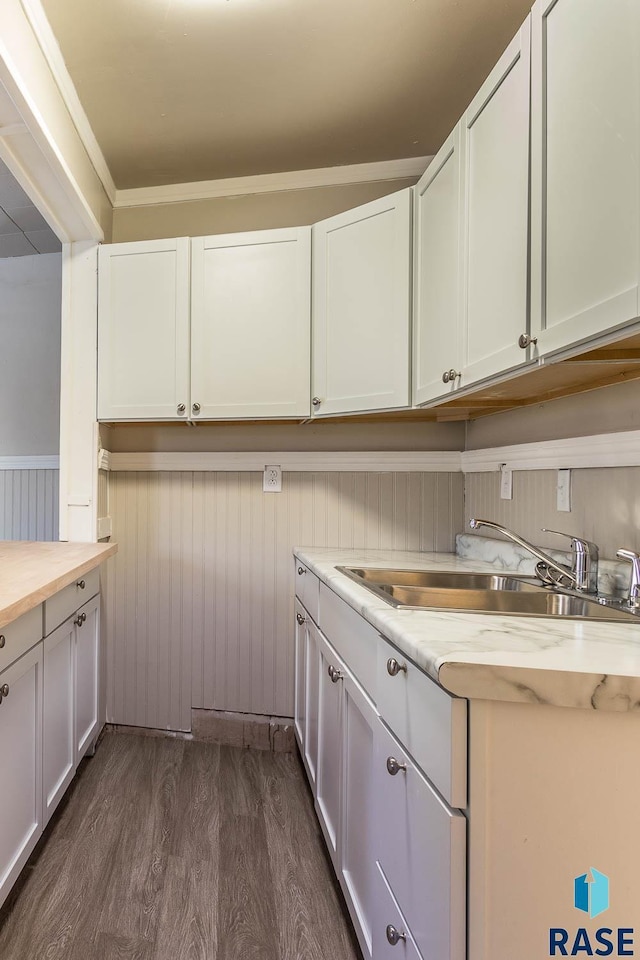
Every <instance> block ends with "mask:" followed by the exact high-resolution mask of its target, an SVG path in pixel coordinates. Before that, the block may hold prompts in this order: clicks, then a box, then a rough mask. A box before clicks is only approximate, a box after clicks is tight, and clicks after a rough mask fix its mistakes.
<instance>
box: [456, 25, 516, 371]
mask: <svg viewBox="0 0 640 960" xmlns="http://www.w3.org/2000/svg"><path fill="white" fill-rule="evenodd" d="M530 47H531V21H530V18H527V20H526V21H525V23H524V26H523V27H522V28H521V30H520V31H519V33H518V35H517V36H516V38H515V39H514V40H513V42H512V43H511V44H510V45H509V47H508V48H507V50H506V51H505V53H504V55H503V56H502V57H501V58H500V60H499V61H498V63H497V65H496V66H495V68H494V69H493V70H492V71H491V74H490V75H489V77H488V78H487V80H486V81H485V83H484V84H483V85H482V87H481V88H480V91H479V92H478V94H477V96H476V97H475V98H474V100H473V101H472V103H471V105H470V107H469V109H468V110H467V112H466V114H465V116H464V120H463V128H462V129H463V137H464V150H463V152H464V156H465V160H466V173H465V178H464V180H465V203H464V212H463V215H464V222H463V238H464V306H463V341H464V346H465V355H464V360H463V378H462V379H463V382H464V384H465V385H468V384H470V383H472V382H473V381H476V380H481V379H483V378H485V377H490V376H492V375H493V374H496V373H500V372H501V371H504V370H507V369H509V368H510V367H514V366H517V365H518V364H520V363H522V362H523V361H526V360H527V359H528V349H527V348H526V347H525V348H521V347H520V346H519V345H518V339H519V337H520V335H522V334H527V333H528V332H529V298H528V266H529V114H530V111H529V104H530V76H531V69H530Z"/></svg>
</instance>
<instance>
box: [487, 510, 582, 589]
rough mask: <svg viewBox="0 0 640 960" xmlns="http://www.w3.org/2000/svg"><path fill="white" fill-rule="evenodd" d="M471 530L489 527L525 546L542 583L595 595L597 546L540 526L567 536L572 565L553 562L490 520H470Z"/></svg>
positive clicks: (536, 548)
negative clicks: (569, 543) (536, 561)
mask: <svg viewBox="0 0 640 960" xmlns="http://www.w3.org/2000/svg"><path fill="white" fill-rule="evenodd" d="M469 526H470V527H471V529H472V530H479V529H480V527H490V528H491V529H493V530H498V532H499V533H502V534H504V536H505V537H508V538H509V540H513V542H514V543H517V544H518V545H519V546H521V547H524V548H525V550H528V551H529V553H531V554H533V556H534V557H536V559H537V560H538V563H537V564H536V574H537V576H538V577H539V578H540V579H541V580H542V582H543V583H547V584H552V585H554V586H557V587H565V588H566V587H568V588H569V589H572V590H578V591H579V592H580V593H593V594H595V593H597V592H598V547H597V545H596V544H595V543H591V541H590V540H583V539H582V538H581V537H574V536H573V535H572V534H570V533H561V532H560V531H559V530H548V529H547V528H546V527H543V528H542V530H543V532H545V533H554V534H558V535H559V536H561V537H568V538H569V539H570V540H571V566H570V567H568V566H566V564H564V563H559V562H558V561H557V560H553V559H552V558H551V557H549V556H548V555H547V554H546V553H544V552H543V551H542V550H540V549H539V548H538V547H534V546H533V544H532V543H529V542H528V540H525V539H523V537H520V536H518V534H517V533H514V532H513V531H512V530H508V529H507V528H506V527H503V526H502V525H501V524H499V523H494V521H493V520H476V519H475V518H473V519H472V520H470V521H469Z"/></svg>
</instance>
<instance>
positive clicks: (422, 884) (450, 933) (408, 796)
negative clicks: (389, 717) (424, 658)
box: [373, 721, 466, 960]
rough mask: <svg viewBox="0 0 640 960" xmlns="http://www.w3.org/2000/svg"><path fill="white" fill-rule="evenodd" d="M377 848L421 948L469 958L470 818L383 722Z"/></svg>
mask: <svg viewBox="0 0 640 960" xmlns="http://www.w3.org/2000/svg"><path fill="white" fill-rule="evenodd" d="M375 762H376V785H375V789H374V794H373V795H374V796H375V798H376V799H375V802H376V825H377V827H378V829H377V830H376V832H375V837H374V853H375V855H376V856H377V859H378V860H379V862H380V865H381V867H382V870H383V871H384V874H385V876H386V877H387V880H388V881H389V884H390V886H391V889H392V890H393V893H394V896H395V897H396V899H397V902H398V906H399V907H400V910H401V911H402V914H403V916H404V917H405V918H406V920H407V922H408V924H409V926H410V928H411V932H412V934H413V936H414V937H415V941H416V943H417V945H418V948H419V950H420V952H421V954H422V955H423V956H424V957H433V958H434V960H464V957H465V890H466V820H465V818H464V816H463V815H462V814H461V813H460V811H459V810H452V809H451V808H450V807H449V806H448V805H447V804H446V803H445V802H444V800H442V798H441V797H440V796H439V795H438V793H436V791H435V790H434V789H433V787H432V786H431V784H430V783H429V781H428V780H427V779H426V777H425V776H424V775H423V774H422V772H421V771H420V769H419V768H418V766H417V765H416V764H415V763H414V761H413V760H412V759H411V757H410V756H409V754H408V753H407V752H406V751H405V750H404V749H403V747H402V746H401V745H400V744H399V743H398V741H397V740H396V739H395V738H394V737H393V736H392V735H391V733H389V731H388V730H387V729H386V727H385V726H384V724H383V723H382V721H379V722H378V725H377V728H376V760H375Z"/></svg>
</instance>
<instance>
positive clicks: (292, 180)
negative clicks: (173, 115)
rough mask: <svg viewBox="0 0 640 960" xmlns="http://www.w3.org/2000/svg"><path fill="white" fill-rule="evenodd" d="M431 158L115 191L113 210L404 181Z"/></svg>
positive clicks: (418, 174) (419, 174)
mask: <svg viewBox="0 0 640 960" xmlns="http://www.w3.org/2000/svg"><path fill="white" fill-rule="evenodd" d="M432 159H433V158H432V157H408V158H406V159H403V160H383V161H380V162H378V163H354V164H351V165H350V166H344V167H321V168H319V169H317V170H292V171H290V172H288V173H265V174H258V175H257V176H252V177H228V178H227V179H224V180H199V181H194V182H193V183H170V184H167V185H166V186H163V187H139V188H136V189H131V190H117V191H116V198H115V203H114V206H115V208H116V209H121V208H123V207H142V206H156V205H158V204H164V203H184V202H185V201H189V200H214V199H216V198H220V197H241V196H247V195H250V194H256V193H283V192H286V191H290V190H310V189H313V188H314V187H332V186H343V185H346V184H350V183H375V182H377V181H384V180H405V179H408V178H412V177H420V176H422V174H423V173H424V171H425V170H426V168H427V167H428V165H429V163H430V162H431V160H432Z"/></svg>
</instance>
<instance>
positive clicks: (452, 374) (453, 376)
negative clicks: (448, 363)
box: [442, 367, 462, 383]
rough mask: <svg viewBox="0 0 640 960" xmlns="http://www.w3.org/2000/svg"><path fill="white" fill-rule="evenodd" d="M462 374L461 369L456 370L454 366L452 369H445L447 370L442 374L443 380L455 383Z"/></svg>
mask: <svg viewBox="0 0 640 960" xmlns="http://www.w3.org/2000/svg"><path fill="white" fill-rule="evenodd" d="M461 376H462V374H461V373H460V371H459V370H454V369H453V367H452V368H451V370H445V372H444V373H443V374H442V382H443V383H453V381H454V380H457V379H458V377H461Z"/></svg>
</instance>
